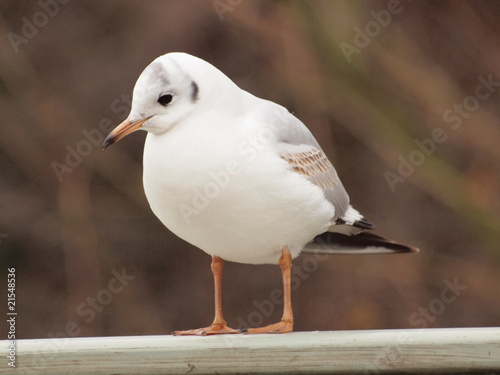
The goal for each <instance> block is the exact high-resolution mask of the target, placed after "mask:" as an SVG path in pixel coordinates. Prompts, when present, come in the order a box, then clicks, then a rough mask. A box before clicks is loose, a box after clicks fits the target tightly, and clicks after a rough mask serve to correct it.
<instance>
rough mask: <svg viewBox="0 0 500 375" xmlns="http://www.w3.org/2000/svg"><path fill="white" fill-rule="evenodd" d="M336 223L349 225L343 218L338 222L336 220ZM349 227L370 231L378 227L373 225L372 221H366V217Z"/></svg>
mask: <svg viewBox="0 0 500 375" xmlns="http://www.w3.org/2000/svg"><path fill="white" fill-rule="evenodd" d="M335 222H336V223H337V224H340V225H342V224H347V221H345V220H344V219H342V218H341V217H339V218H338V219H337V220H335ZM347 225H352V226H353V227H356V228H360V229H368V230H371V229H375V228H376V226H375V224H373V223H372V222H371V221H370V220H368V219H365V218H364V217H363V218H361V219H360V220H356V221H355V222H354V223H352V224H347Z"/></svg>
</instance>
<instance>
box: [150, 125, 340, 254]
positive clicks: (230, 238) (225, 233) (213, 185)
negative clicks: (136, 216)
mask: <svg viewBox="0 0 500 375" xmlns="http://www.w3.org/2000/svg"><path fill="white" fill-rule="evenodd" d="M192 127H193V128H194V129H188V128H189V126H184V124H183V126H182V128H174V129H172V130H171V131H169V132H168V133H165V134H162V135H159V136H157V135H153V134H148V137H147V139H146V145H145V149H144V189H145V192H146V196H147V199H148V201H149V203H150V205H151V208H152V210H153V212H154V213H155V214H156V216H158V218H159V219H160V220H161V222H162V223H163V224H164V225H165V226H166V227H167V228H169V229H170V230H171V231H172V232H173V233H175V234H176V235H177V236H179V237H180V238H182V239H184V240H185V241H187V242H189V243H191V244H193V245H195V246H197V247H199V248H200V249H202V250H204V251H205V252H207V253H208V254H210V255H217V256H219V257H221V258H223V259H225V260H230V261H235V262H240V263H251V264H260V263H277V261H278V258H279V256H280V253H281V249H282V248H283V247H284V246H288V247H289V249H290V251H291V253H292V256H294V257H295V256H297V255H298V254H299V252H300V251H301V249H302V247H303V246H304V245H305V243H307V242H309V241H310V240H311V239H312V238H313V237H314V236H315V235H317V234H320V233H322V232H324V231H326V229H327V228H328V227H329V226H330V224H331V218H332V217H333V216H334V215H333V214H334V211H333V210H334V209H333V206H332V205H331V204H330V203H329V202H328V201H326V200H325V198H324V196H323V192H322V191H321V189H320V188H318V187H317V186H315V185H313V184H312V183H310V182H309V181H308V180H307V179H306V178H305V177H303V176H301V175H299V174H297V173H295V172H292V171H291V170H290V169H289V167H288V164H287V163H286V162H285V161H284V160H283V159H281V158H280V157H279V156H277V155H276V153H275V152H274V151H273V148H272V145H271V144H269V143H266V141H265V140H264V141H261V142H258V139H253V138H252V136H253V135H252V134H249V133H248V132H246V133H245V132H241V131H239V132H238V133H236V132H231V131H230V130H229V131H217V132H213V131H210V132H209V131H204V128H203V127H200V125H199V124H196V125H193V126H192ZM219 130H220V129H219ZM213 134H224V136H219V137H214V136H213ZM158 155H161V157H160V158H159V157H158Z"/></svg>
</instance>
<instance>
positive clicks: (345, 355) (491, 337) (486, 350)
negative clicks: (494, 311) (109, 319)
mask: <svg viewBox="0 0 500 375" xmlns="http://www.w3.org/2000/svg"><path fill="white" fill-rule="evenodd" d="M0 345H1V346H2V347H4V348H5V347H7V342H6V341H1V342H0ZM3 358H4V359H3V362H4V363H3V364H1V365H0V374H16V373H19V374H65V375H66V374H179V373H180V374H182V373H192V374H227V373H328V374H335V373H339V374H346V373H356V374H382V373H399V372H401V373H415V372H419V373H445V372H454V373H461V374H462V373H467V372H472V371H478V370H482V372H481V373H486V374H496V373H497V372H496V370H498V371H499V372H498V373H500V328H449V329H413V330H378V331H333V332H332V331H330V332H294V333H288V334H282V335H244V334H239V335H222V336H205V337H177V336H175V337H174V336H133V337H132V336H127V337H125V336H124V337H88V338H66V339H64V338H63V339H34V340H17V342H16V364H17V367H16V368H15V369H13V368H10V367H8V366H7V359H6V358H5V356H3Z"/></svg>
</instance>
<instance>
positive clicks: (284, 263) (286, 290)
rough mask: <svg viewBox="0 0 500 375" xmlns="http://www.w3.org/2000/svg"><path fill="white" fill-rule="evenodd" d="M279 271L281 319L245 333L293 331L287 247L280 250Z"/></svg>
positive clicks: (290, 268) (288, 252)
mask: <svg viewBox="0 0 500 375" xmlns="http://www.w3.org/2000/svg"><path fill="white" fill-rule="evenodd" d="M279 265H280V268H281V272H282V274H283V297H284V298H283V304H284V306H283V317H282V318H281V321H280V322H278V323H275V324H270V325H268V326H265V327H259V328H250V329H249V330H248V331H246V332H245V333H247V334H253V333H286V332H292V331H293V311H292V290H291V286H290V280H291V277H292V256H291V255H290V251H289V250H288V248H287V247H285V248H284V249H283V250H281V257H280V260H279Z"/></svg>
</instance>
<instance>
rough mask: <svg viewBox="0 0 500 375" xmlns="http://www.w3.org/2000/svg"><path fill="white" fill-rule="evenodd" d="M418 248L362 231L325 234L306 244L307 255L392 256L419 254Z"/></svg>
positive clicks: (304, 250) (304, 251)
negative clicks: (395, 254)
mask: <svg viewBox="0 0 500 375" xmlns="http://www.w3.org/2000/svg"><path fill="white" fill-rule="evenodd" d="M419 251H420V250H419V249H417V248H416V247H412V246H407V245H403V244H400V243H397V242H394V241H392V240H389V239H387V238H384V237H381V236H378V235H376V234H373V233H370V232H365V231H360V232H357V233H354V234H344V233H338V232H325V233H322V234H320V235H318V236H316V237H315V238H314V240H312V241H311V242H309V243H308V244H306V246H305V247H304V249H303V250H302V253H306V254H390V253H418V252H419Z"/></svg>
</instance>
